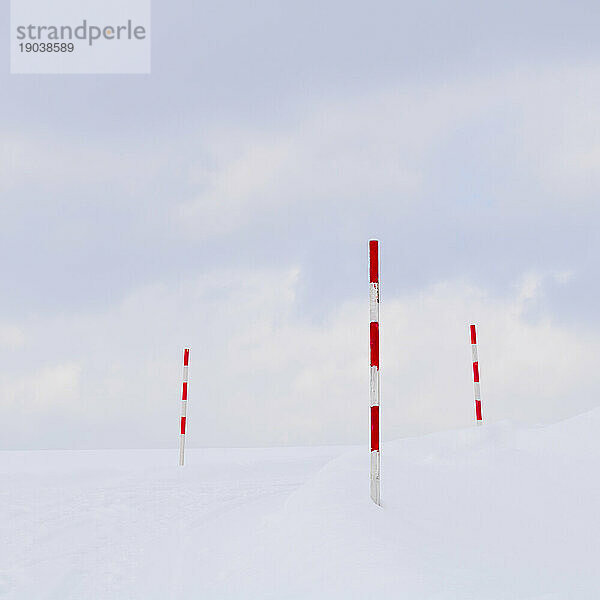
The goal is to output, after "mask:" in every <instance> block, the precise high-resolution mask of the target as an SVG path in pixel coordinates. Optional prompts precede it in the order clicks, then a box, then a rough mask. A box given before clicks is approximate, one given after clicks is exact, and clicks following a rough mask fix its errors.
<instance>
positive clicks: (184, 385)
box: [181, 381, 188, 400]
mask: <svg viewBox="0 0 600 600" xmlns="http://www.w3.org/2000/svg"><path fill="white" fill-rule="evenodd" d="M187 385H188V384H187V381H184V382H183V392H182V393H181V399H182V400H187Z"/></svg>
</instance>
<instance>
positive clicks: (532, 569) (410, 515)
mask: <svg viewBox="0 0 600 600" xmlns="http://www.w3.org/2000/svg"><path fill="white" fill-rule="evenodd" d="M599 429H600V410H596V411H593V412H591V413H587V414H585V415H581V416H579V417H576V418H573V419H570V420H568V421H564V422H561V423H557V424H554V425H548V426H544V427H533V428H525V427H520V426H517V425H513V424H510V423H499V424H495V425H485V426H483V427H476V426H473V427H472V428H469V429H464V430H458V431H449V432H444V433H438V434H433V435H428V436H424V437H419V438H411V439H404V440H397V441H393V442H389V443H387V444H385V445H384V446H383V449H382V498H383V506H382V507H377V506H375V505H374V504H373V503H372V502H371V501H370V499H369V490H368V473H369V453H368V450H367V449H365V448H362V447H361V448H358V447H346V448H344V447H327V448H270V449H226V450H218V449H189V450H187V451H186V461H187V464H186V466H185V467H184V468H179V467H178V466H177V459H178V456H177V450H176V449H175V450H173V451H164V450H124V451H94V452H81V451H77V452H75V451H60V452H57V451H46V452H43V451H40V452H37V451H36V452H1V453H0V477H1V478H2V486H1V489H0V541H1V543H0V598H1V599H2V600H5V599H6V600H15V599H19V600H21V599H34V600H35V599H61V600H69V599H76V598H77V599H81V598H101V599H103V598H116V599H121V598H123V599H138V598H139V599H142V598H143V599H154V598H156V599H159V598H160V599H166V598H199V599H204V598H206V599H210V600H213V599H214V600H221V599H224V600H229V599H246V600H247V599H253V598H257V599H258V598H259V599H271V598H272V599H275V598H277V599H294V600H296V599H298V600H299V599H303V598H311V599H313V598H324V599H325V598H326V599H327V600H333V599H338V598H339V599H342V598H343V599H344V600H352V599H354V598H356V599H359V598H360V599H364V598H371V597H373V598H378V599H387V598H390V599H391V598H394V599H397V598H408V599H410V600H420V599H428V600H429V599H430V600H446V599H461V600H463V599H471V598H472V599H477V600H486V599H490V600H491V599H494V600H496V599H497V600H506V599H519V600H521V599H539V600H541V599H544V600H549V599H566V598H569V599H573V598H575V599H579V598H585V599H587V598H590V599H591V598H597V596H598V591H599V590H600V574H599V572H598V564H600V517H599V516H598V513H599V511H598V507H599V506H600V477H599V475H598V474H599V473H600V436H598V433H597V432H598V431H599Z"/></svg>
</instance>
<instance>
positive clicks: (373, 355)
mask: <svg viewBox="0 0 600 600" xmlns="http://www.w3.org/2000/svg"><path fill="white" fill-rule="evenodd" d="M369 312H370V333H369V335H370V348H371V350H370V386H369V392H370V401H371V499H372V500H373V502H375V504H378V505H379V504H381V490H380V477H379V476H380V471H381V454H380V452H379V242H378V241H377V240H370V241H369Z"/></svg>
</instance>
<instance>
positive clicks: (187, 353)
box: [183, 348, 190, 367]
mask: <svg viewBox="0 0 600 600" xmlns="http://www.w3.org/2000/svg"><path fill="white" fill-rule="evenodd" d="M189 362H190V349H189V348H186V349H185V350H184V351H183V366H184V367H187V366H188V363H189Z"/></svg>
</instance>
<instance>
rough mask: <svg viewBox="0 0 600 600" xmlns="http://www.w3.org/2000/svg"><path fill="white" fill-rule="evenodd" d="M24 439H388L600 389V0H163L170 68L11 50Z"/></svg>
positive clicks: (18, 442) (9, 172)
mask: <svg viewBox="0 0 600 600" xmlns="http://www.w3.org/2000/svg"><path fill="white" fill-rule="evenodd" d="M3 11H4V15H5V16H6V19H3V20H2V27H1V29H0V36H1V37H2V38H3V40H4V47H5V49H6V51H7V55H6V60H5V68H4V69H3V70H1V72H0V109H1V110H0V253H1V256H2V257H3V260H2V261H1V262H0V269H1V277H0V448H1V449H35V448H118V447H133V448H150V447H164V448H167V447H174V448H175V447H176V446H177V444H178V441H179V440H178V435H179V411H180V393H181V374H182V373H181V363H182V349H183V348H184V347H187V346H189V347H190V348H191V358H190V396H189V403H188V443H189V444H190V445H191V446H197V447H201V446H272V445H313V444H365V445H366V444H368V438H369V424H368V415H369V409H368V407H369V395H368V382H369V375H368V335H369V334H368V320H369V317H368V276H367V258H368V254H367V242H368V240H369V239H371V238H377V239H379V240H380V243H381V281H382V283H381V288H382V289H381V332H382V333H381V336H382V340H381V344H382V348H381V354H382V356H381V363H382V367H381V377H382V398H381V422H382V439H383V440H384V441H385V440H386V439H388V440H390V439H394V438H398V437H404V436H409V435H416V434H421V433H424V432H429V431H437V430H443V429H449V428H455V427H468V426H470V425H471V424H473V413H474V406H473V405H474V403H473V390H472V381H471V376H472V375H471V362H470V361H471V350H470V344H469V341H470V340H469V334H468V324H469V323H471V322H475V323H477V326H478V333H479V342H480V347H479V354H480V372H481V389H482V401H483V411H484V418H485V419H486V420H487V421H489V422H495V421H500V420H505V419H508V420H511V421H517V422H526V423H544V422H551V421H556V420H559V419H562V418H565V417H568V416H570V415H575V414H578V413H581V412H584V411H586V410H589V409H591V408H593V407H596V406H598V404H599V403H600V402H599V401H600V398H599V396H598V393H599V392H600V374H597V373H598V369H597V368H596V362H597V360H596V357H597V356H598V351H599V350H600V318H599V313H598V309H597V307H598V306H599V305H600V283H599V281H600V267H599V265H598V261H597V260H596V257H597V256H598V255H599V253H600V236H599V233H598V222H599V219H600V202H599V193H600V42H599V41H598V36H597V32H598V30H599V26H600V5H598V3H597V2H577V1H574V2H569V3H566V2H552V1H550V2H548V1H547V2H527V1H525V2H523V1H520V2H513V1H506V2H492V3H481V2H474V1H473V2H467V1H458V2H428V1H424V2H412V3H407V2H391V1H390V2H374V3H369V4H366V3H358V2H352V1H350V2H348V1H345V2H338V1H332V2H328V3H322V2H311V1H305V2H285V3H284V2H269V1H258V2H252V3H250V2H227V1H226V2H219V3H216V2H215V3H207V2H192V1H191V0H188V1H182V2H178V3H176V4H175V5H174V4H173V3H166V2H158V1H155V2H154V3H153V5H152V30H151V36H152V73H151V74H150V75H64V76H60V75H10V74H9V73H8V63H9V60H8V37H9V19H8V17H9V14H8V6H5V7H4V9H3Z"/></svg>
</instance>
